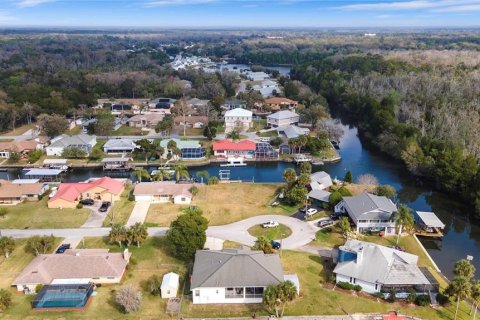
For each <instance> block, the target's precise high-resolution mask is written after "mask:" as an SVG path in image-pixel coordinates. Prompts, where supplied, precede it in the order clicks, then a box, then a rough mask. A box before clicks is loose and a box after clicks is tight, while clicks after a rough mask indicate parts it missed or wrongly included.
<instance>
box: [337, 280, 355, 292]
mask: <svg viewBox="0 0 480 320" xmlns="http://www.w3.org/2000/svg"><path fill="white" fill-rule="evenodd" d="M337 287H339V288H342V289H344V290H353V284H351V283H349V282H346V281H340V282H337Z"/></svg>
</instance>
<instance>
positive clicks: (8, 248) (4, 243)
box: [0, 237, 15, 259]
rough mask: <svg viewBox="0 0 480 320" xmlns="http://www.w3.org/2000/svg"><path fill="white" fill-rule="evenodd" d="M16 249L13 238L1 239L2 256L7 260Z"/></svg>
mask: <svg viewBox="0 0 480 320" xmlns="http://www.w3.org/2000/svg"><path fill="white" fill-rule="evenodd" d="M14 249H15V240H13V238H12V237H1V238H0V254H3V255H4V256H5V258H6V259H8V257H9V256H10V254H11V253H12V252H13V250H14Z"/></svg>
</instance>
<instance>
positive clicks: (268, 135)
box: [257, 130, 278, 138]
mask: <svg viewBox="0 0 480 320" xmlns="http://www.w3.org/2000/svg"><path fill="white" fill-rule="evenodd" d="M257 136H259V137H264V138H274V137H278V131H277V130H272V131H267V132H260V133H258V134H257Z"/></svg>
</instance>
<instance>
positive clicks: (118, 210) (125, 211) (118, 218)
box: [103, 185, 135, 227]
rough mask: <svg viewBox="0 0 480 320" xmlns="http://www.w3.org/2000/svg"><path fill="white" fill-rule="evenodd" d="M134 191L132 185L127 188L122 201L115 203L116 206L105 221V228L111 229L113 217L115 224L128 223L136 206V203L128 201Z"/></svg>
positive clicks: (121, 198)
mask: <svg viewBox="0 0 480 320" xmlns="http://www.w3.org/2000/svg"><path fill="white" fill-rule="evenodd" d="M132 189H133V186H132V185H129V186H127V187H126V188H125V191H123V193H122V195H121V197H120V200H119V201H115V204H114V205H113V208H112V210H110V213H109V214H108V215H107V217H106V218H105V220H104V221H103V226H104V227H109V226H110V225H111V224H112V217H113V223H120V224H123V225H124V224H125V223H127V221H128V218H129V217H130V214H131V213H132V210H133V207H134V206H135V201H129V200H128V195H129V194H130V191H131V190H132ZM112 213H113V216H112Z"/></svg>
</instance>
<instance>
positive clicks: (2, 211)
mask: <svg viewBox="0 0 480 320" xmlns="http://www.w3.org/2000/svg"><path fill="white" fill-rule="evenodd" d="M7 213H8V208H5V207H1V208H0V218H2V219H3V218H5V216H6V215H7Z"/></svg>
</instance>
